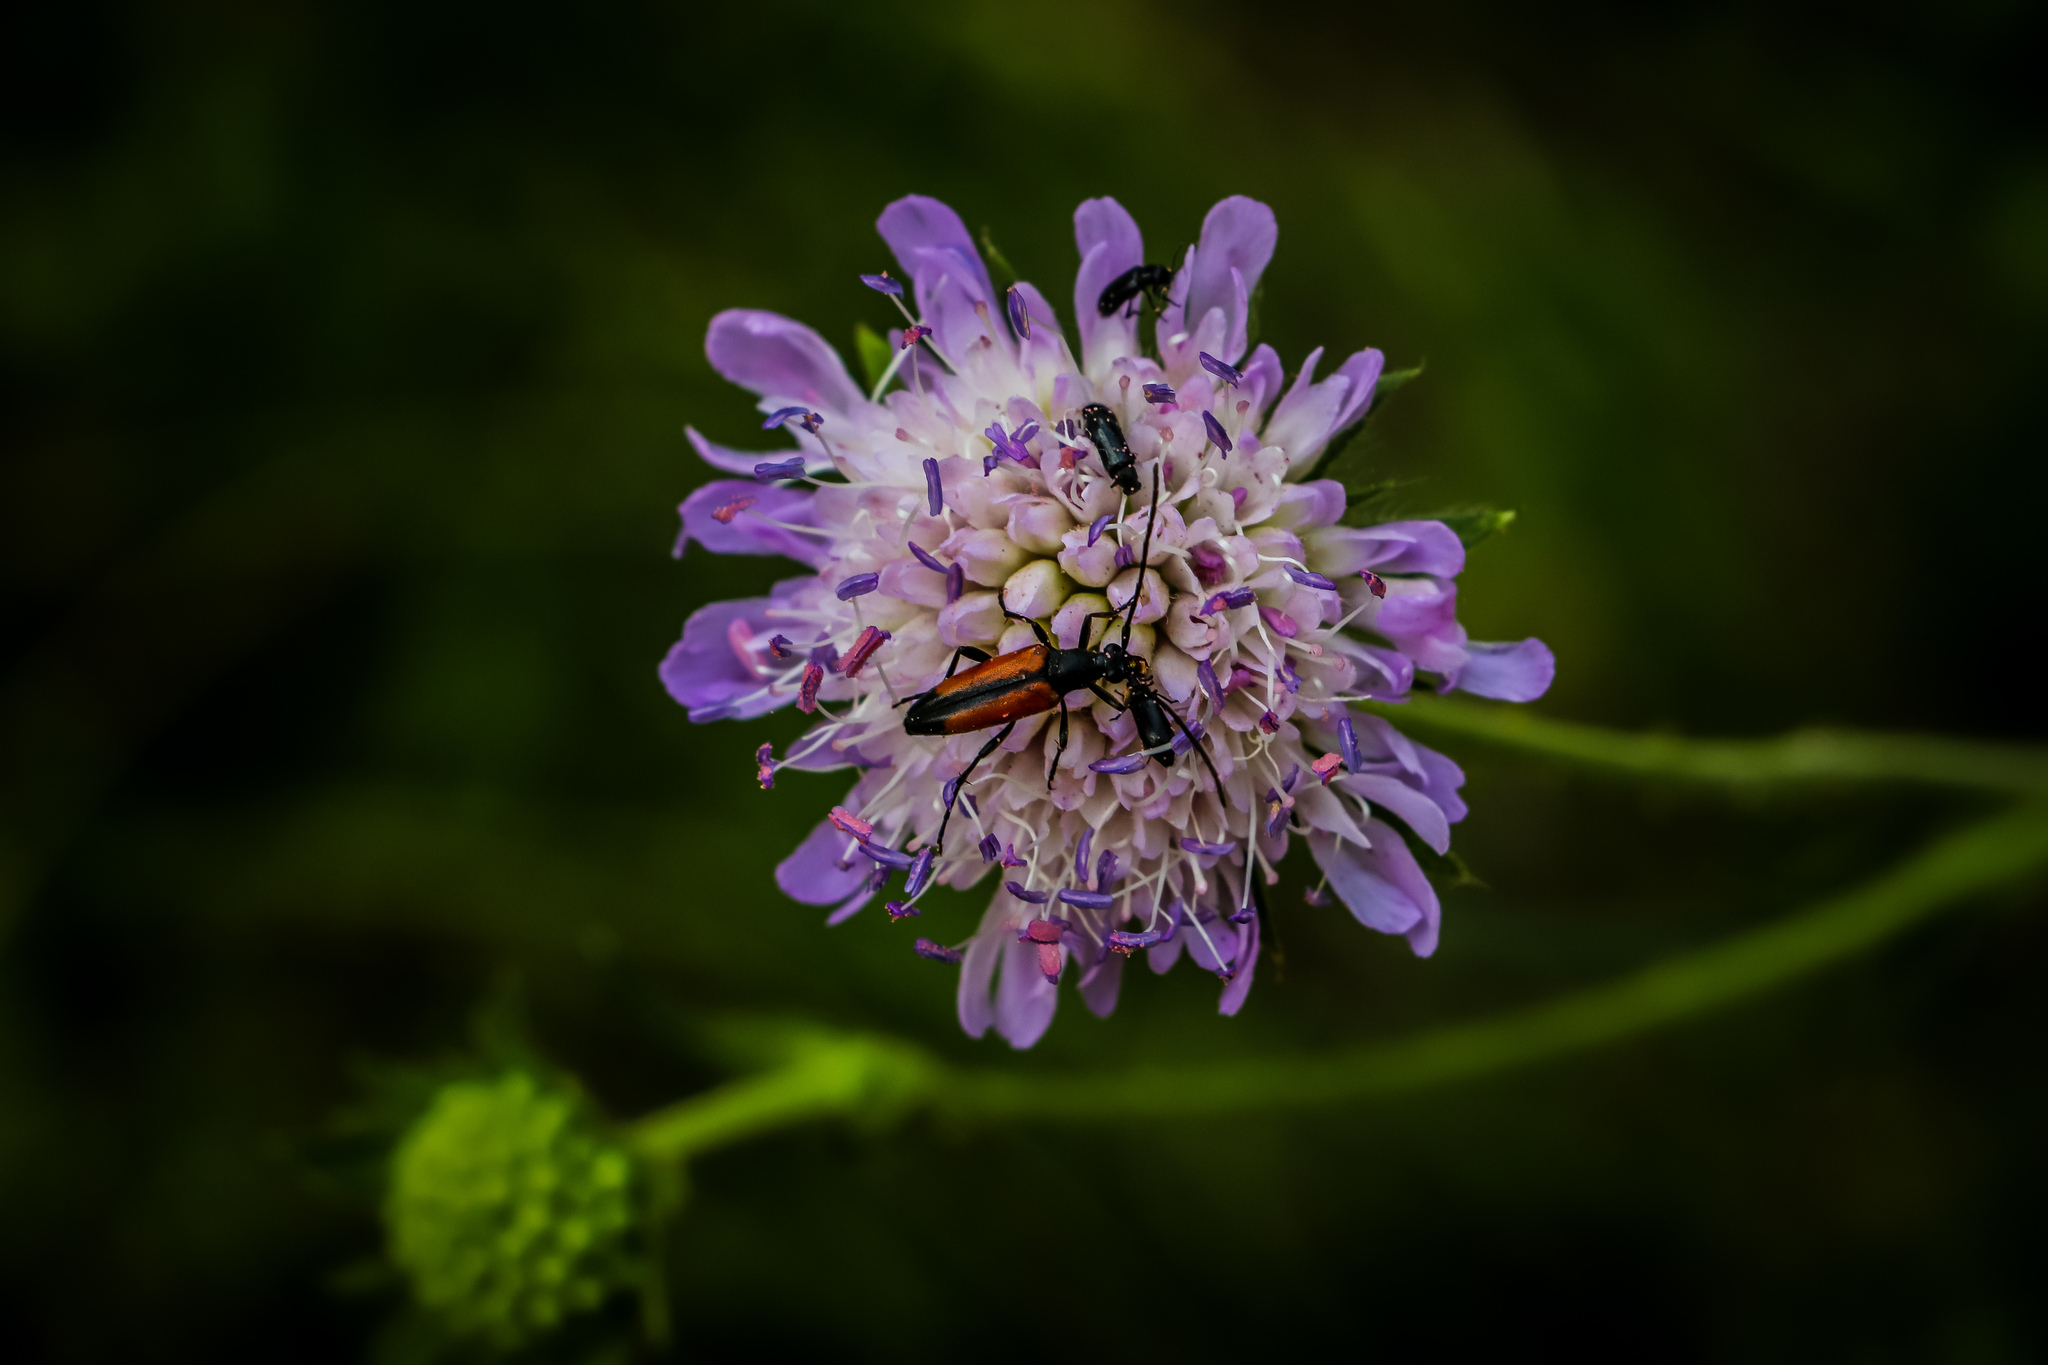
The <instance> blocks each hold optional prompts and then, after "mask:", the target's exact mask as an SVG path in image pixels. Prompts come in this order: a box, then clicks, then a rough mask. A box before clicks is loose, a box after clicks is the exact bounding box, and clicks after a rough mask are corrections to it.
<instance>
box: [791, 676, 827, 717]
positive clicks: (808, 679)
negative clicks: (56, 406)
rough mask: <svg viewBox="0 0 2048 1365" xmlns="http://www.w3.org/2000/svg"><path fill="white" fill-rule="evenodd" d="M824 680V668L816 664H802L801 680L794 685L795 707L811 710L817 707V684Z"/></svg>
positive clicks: (804, 710) (800, 709) (805, 710)
mask: <svg viewBox="0 0 2048 1365" xmlns="http://www.w3.org/2000/svg"><path fill="white" fill-rule="evenodd" d="M824 681H825V670H824V669H822V668H820V667H818V666H817V665H816V664H805V665H804V676H803V681H801V682H799V683H798V684H797V685H796V709H797V710H799V711H803V712H806V713H808V712H811V711H815V710H817V709H818V686H819V684H821V683H823V682H824Z"/></svg>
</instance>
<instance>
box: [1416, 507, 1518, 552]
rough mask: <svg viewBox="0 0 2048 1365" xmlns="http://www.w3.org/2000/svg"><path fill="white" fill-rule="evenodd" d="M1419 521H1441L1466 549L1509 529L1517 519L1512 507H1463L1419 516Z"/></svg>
mask: <svg viewBox="0 0 2048 1365" xmlns="http://www.w3.org/2000/svg"><path fill="white" fill-rule="evenodd" d="M1417 520H1419V521H1440V522H1442V523H1443V524H1444V525H1446V526H1448V527H1450V528H1451V530H1452V531H1453V532H1455V533H1456V534H1457V537H1458V539H1459V540H1460V541H1462V542H1463V543H1464V546H1465V548H1466V549H1468V550H1469V549H1471V548H1472V547H1473V546H1474V545H1477V544H1478V543H1479V542H1480V541H1482V540H1485V539H1487V538H1488V537H1490V536H1494V535H1498V534H1500V533H1501V532H1502V531H1505V530H1507V529H1508V527H1509V526H1510V525H1511V524H1513V522H1514V520H1515V509H1514V508H1512V507H1463V508H1459V509H1458V510H1456V511H1453V512H1438V513H1435V514H1434V515H1432V516H1427V517H1419V518H1417Z"/></svg>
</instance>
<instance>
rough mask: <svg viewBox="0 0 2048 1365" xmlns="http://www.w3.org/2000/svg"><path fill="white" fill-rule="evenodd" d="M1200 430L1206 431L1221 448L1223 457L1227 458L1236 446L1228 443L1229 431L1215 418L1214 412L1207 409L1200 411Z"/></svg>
mask: <svg viewBox="0 0 2048 1365" xmlns="http://www.w3.org/2000/svg"><path fill="white" fill-rule="evenodd" d="M1202 430H1204V431H1206V432H1208V433H1209V439H1210V440H1212V441H1214V442H1215V443H1216V444H1217V445H1218V446H1220V447H1221V448H1222V450H1223V458H1224V459H1226V460H1227V459H1229V458H1230V452H1231V451H1232V450H1234V449H1235V448H1236V447H1234V446H1232V445H1231V444H1230V433H1229V432H1227V431H1225V430H1224V429H1223V423H1221V422H1219V421H1217V420H1216V414H1215V413H1213V412H1210V411H1208V410H1207V409H1204V410H1203V412H1202Z"/></svg>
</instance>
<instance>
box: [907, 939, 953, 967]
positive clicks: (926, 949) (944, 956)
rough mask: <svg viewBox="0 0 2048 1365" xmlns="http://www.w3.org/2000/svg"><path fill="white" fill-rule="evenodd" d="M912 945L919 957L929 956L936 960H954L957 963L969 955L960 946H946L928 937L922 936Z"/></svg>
mask: <svg viewBox="0 0 2048 1365" xmlns="http://www.w3.org/2000/svg"><path fill="white" fill-rule="evenodd" d="M910 947H911V950H912V951H913V952H915V953H916V954H917V955H918V956H919V957H928V958H930V959H931V960H932V961H934V962H952V963H956V964H957V963H958V962H959V961H960V959H961V958H963V957H965V956H967V954H966V953H964V952H962V951H961V950H960V949H958V948H944V947H941V946H939V945H938V944H936V943H934V942H932V941H931V940H930V939H928V938H921V939H919V940H918V941H917V942H915V943H913V944H911V945H910Z"/></svg>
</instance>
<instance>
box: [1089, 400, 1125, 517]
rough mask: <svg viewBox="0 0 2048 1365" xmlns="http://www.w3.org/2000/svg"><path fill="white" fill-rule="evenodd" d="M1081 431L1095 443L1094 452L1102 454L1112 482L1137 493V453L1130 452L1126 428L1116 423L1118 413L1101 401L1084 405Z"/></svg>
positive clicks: (1104, 467) (1104, 469)
mask: <svg viewBox="0 0 2048 1365" xmlns="http://www.w3.org/2000/svg"><path fill="white" fill-rule="evenodd" d="M1081 431H1082V433H1083V434H1084V435H1086V436H1087V437H1088V439H1089V440H1091V441H1093V442H1094V443H1095V453H1096V454H1098V455H1100V456H1101V457H1102V468H1103V471H1104V472H1105V473H1107V474H1108V475H1109V479H1110V482H1111V483H1114V484H1115V485H1116V486H1117V487H1118V488H1121V489H1123V490H1124V492H1126V493H1128V494H1130V495H1132V496H1133V497H1135V496H1136V495H1137V492H1138V457H1137V456H1135V455H1133V454H1131V446H1130V443H1129V442H1128V441H1126V440H1124V429H1123V427H1121V426H1119V425H1118V424H1117V420H1116V414H1115V413H1113V412H1111V411H1110V410H1109V409H1108V408H1106V407H1104V406H1102V404H1100V403H1090V404H1089V405H1088V406H1087V407H1085V408H1082V409H1081Z"/></svg>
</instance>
